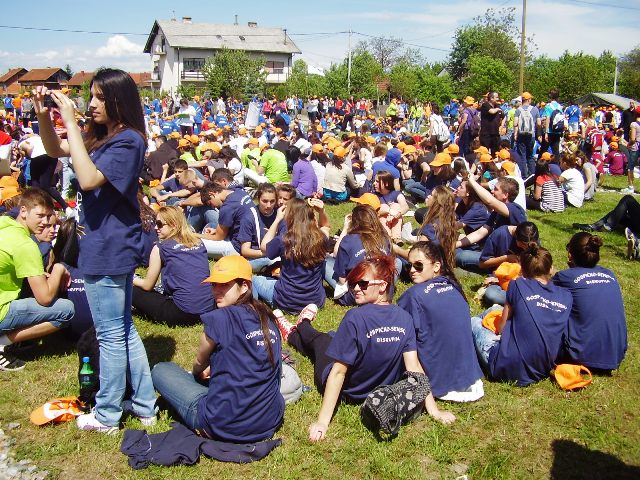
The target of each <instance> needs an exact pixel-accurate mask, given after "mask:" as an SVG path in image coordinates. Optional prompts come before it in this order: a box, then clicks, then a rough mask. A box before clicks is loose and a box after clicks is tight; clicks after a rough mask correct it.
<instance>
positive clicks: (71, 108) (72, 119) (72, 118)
mask: <svg viewBox="0 0 640 480" xmlns="http://www.w3.org/2000/svg"><path fill="white" fill-rule="evenodd" d="M50 95H51V98H53V101H54V102H55V103H56V105H58V110H59V111H60V116H61V117H62V121H63V122H64V126H65V127H66V128H70V127H72V126H74V125H75V124H76V109H75V105H74V104H73V102H72V101H71V99H70V98H69V97H67V96H66V95H65V94H64V93H62V92H61V91H60V90H50Z"/></svg>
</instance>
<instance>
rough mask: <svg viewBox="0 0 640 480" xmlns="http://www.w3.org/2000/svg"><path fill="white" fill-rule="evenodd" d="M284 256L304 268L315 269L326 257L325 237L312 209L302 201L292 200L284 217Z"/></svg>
mask: <svg viewBox="0 0 640 480" xmlns="http://www.w3.org/2000/svg"><path fill="white" fill-rule="evenodd" d="M284 220H285V222H286V224H287V233H285V234H284V256H285V257H286V258H287V259H290V260H293V261H294V262H296V263H299V264H301V265H302V266H303V267H305V268H311V267H315V266H316V265H318V264H319V263H321V262H323V261H324V259H325V256H326V248H325V245H326V237H325V235H324V233H322V230H320V227H318V224H317V223H316V217H315V215H314V211H313V208H311V207H310V206H309V204H307V202H305V201H304V200H301V199H299V198H292V199H291V200H289V202H288V203H287V213H286V215H285V217H284Z"/></svg>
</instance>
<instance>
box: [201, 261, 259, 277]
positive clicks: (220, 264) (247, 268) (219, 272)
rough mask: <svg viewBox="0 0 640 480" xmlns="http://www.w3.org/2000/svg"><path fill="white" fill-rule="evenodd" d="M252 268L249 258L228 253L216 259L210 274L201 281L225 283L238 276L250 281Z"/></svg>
mask: <svg viewBox="0 0 640 480" xmlns="http://www.w3.org/2000/svg"><path fill="white" fill-rule="evenodd" d="M252 276H253V270H252V269H251V264H250V263H249V260H247V259H246V258H244V257H241V256H240V255H228V256H226V257H222V258H221V259H220V260H218V261H217V262H216V263H215V265H214V266H213V268H212V269H211V275H210V276H208V277H207V278H205V279H204V280H203V281H202V283H227V282H230V281H231V280H237V279H239V278H241V279H243V280H248V281H251V278H252Z"/></svg>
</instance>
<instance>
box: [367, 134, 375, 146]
mask: <svg viewBox="0 0 640 480" xmlns="http://www.w3.org/2000/svg"><path fill="white" fill-rule="evenodd" d="M367 143H370V144H371V145H375V144H376V139H375V138H373V137H372V136H371V135H369V136H368V137H367Z"/></svg>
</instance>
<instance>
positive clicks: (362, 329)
mask: <svg viewBox="0 0 640 480" xmlns="http://www.w3.org/2000/svg"><path fill="white" fill-rule="evenodd" d="M394 274H395V265H394V259H393V257H388V256H378V257H374V258H371V259H367V260H364V261H363V262H361V263H359V264H358V265H357V266H356V267H355V268H354V269H353V270H351V272H349V274H348V275H347V283H348V284H349V289H350V290H352V292H353V295H354V297H355V301H356V304H357V305H359V306H358V308H353V309H351V310H349V311H348V312H347V314H346V315H345V316H344V318H343V319H342V322H341V323H340V326H339V327H338V331H337V332H336V333H335V335H334V336H333V337H331V336H330V335H328V334H326V333H322V332H319V331H317V330H316V329H315V328H313V327H312V326H311V323H310V322H311V320H313V318H312V317H311V318H310V317H309V316H305V315H304V312H303V314H301V318H299V321H298V323H297V325H295V326H294V325H291V324H290V323H289V322H287V320H286V319H285V318H284V317H280V318H276V321H277V322H278V328H280V333H281V334H282V337H283V339H285V340H287V341H288V342H289V345H291V346H293V347H294V348H295V349H296V350H298V351H299V352H300V353H302V354H303V355H305V356H307V357H309V358H310V360H311V361H312V362H313V367H314V368H313V372H314V374H313V377H314V380H315V384H316V387H317V388H318V390H319V391H320V392H321V393H322V394H323V396H324V398H323V401H322V407H321V409H320V414H319V415H318V420H317V421H316V422H315V423H313V424H312V425H311V426H310V427H309V439H310V440H311V441H318V440H322V439H323V438H324V437H325V435H326V432H327V429H328V428H329V422H330V421H331V417H332V416H333V412H334V410H335V407H336V405H337V404H338V401H339V400H343V401H345V402H349V403H362V402H363V401H364V400H365V399H366V398H367V395H368V394H369V393H370V392H371V391H372V390H374V389H375V388H376V387H378V386H380V385H391V384H393V383H395V382H397V381H398V380H400V376H401V375H402V373H403V372H404V371H411V372H421V373H422V372H424V370H423V369H422V367H421V366H420V362H419V361H418V355H417V354H416V332H415V327H414V325H413V319H412V318H411V316H410V315H409V314H408V313H407V312H405V311H404V310H402V309H401V308H400V307H398V306H397V305H391V304H390V303H389V298H390V295H389V289H390V288H391V285H392V284H393V278H394ZM425 406H426V409H427V412H428V413H429V414H430V415H431V416H432V417H434V418H435V419H437V420H439V421H441V422H442V423H451V422H453V421H454V420H455V417H454V416H453V414H451V413H449V412H444V411H440V410H438V407H437V406H436V404H435V401H434V399H433V395H431V394H429V396H428V397H427V399H426V401H425Z"/></svg>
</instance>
